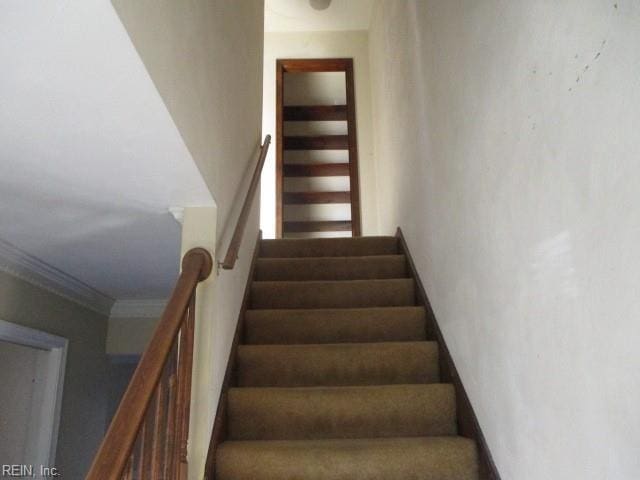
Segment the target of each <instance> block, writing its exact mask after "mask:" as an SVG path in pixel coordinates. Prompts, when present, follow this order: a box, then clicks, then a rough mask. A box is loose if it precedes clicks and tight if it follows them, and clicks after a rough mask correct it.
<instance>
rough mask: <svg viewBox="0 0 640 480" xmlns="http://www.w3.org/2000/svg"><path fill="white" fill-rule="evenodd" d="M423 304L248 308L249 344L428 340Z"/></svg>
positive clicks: (246, 337)
mask: <svg viewBox="0 0 640 480" xmlns="http://www.w3.org/2000/svg"><path fill="white" fill-rule="evenodd" d="M425 338H426V336H425V311H424V308H422V307H390V308H362V309H343V310H340V309H338V310H331V309H325V310H249V311H247V313H246V316H245V342H246V343H248V344H318V343H357V342H363V343H364V342H411V341H420V340H425Z"/></svg>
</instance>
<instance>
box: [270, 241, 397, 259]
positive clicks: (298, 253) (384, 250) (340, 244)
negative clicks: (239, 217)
mask: <svg viewBox="0 0 640 480" xmlns="http://www.w3.org/2000/svg"><path fill="white" fill-rule="evenodd" d="M397 253H398V239H397V238H395V237H356V238H313V239H305V240H296V239H280V240H263V241H262V242H261V244H260V257H262V258H273V257H360V256H370V255H396V254H397Z"/></svg>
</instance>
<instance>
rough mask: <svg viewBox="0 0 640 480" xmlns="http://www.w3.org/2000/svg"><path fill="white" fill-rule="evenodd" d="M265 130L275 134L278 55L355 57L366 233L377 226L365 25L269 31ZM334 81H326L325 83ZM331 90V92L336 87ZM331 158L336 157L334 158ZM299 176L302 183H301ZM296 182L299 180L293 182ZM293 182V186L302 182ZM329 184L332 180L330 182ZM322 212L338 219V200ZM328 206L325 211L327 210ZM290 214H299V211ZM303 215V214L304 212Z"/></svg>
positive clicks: (267, 196) (269, 223)
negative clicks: (339, 29) (360, 27)
mask: <svg viewBox="0 0 640 480" xmlns="http://www.w3.org/2000/svg"><path fill="white" fill-rule="evenodd" d="M264 42H265V43H264V83H263V89H264V92H263V107H262V108H263V110H262V115H263V117H262V131H263V134H265V135H266V134H271V135H272V136H274V137H275V120H276V118H275V107H276V59H278V58H334V57H346V58H353V63H354V81H355V97H356V124H357V130H358V162H359V163H358V167H359V173H360V203H361V207H360V208H361V217H362V231H363V234H365V235H371V234H375V233H377V232H378V218H377V216H378V213H377V210H378V205H377V199H376V189H375V176H374V174H375V169H374V163H373V145H372V141H373V139H372V122H371V94H370V78H369V50H368V35H367V32H366V31H352V32H299V33H266V34H265V36H264ZM329 83H330V82H326V83H325V86H326V85H328V84H329ZM327 92H328V93H329V94H330V93H331V89H330V88H328V89H327ZM275 152H276V149H275V138H274V143H273V144H272V146H271V148H270V149H269V155H268V156H267V161H266V163H265V167H264V171H263V174H262V184H261V191H262V196H261V207H260V228H261V229H262V232H263V235H264V237H265V238H273V237H275V215H276V213H275V212H276V210H275V208H276V207H275V185H276V176H275V175H276V174H275V168H276V167H275ZM329 161H331V160H329ZM296 182H297V183H296ZM294 183H295V185H294ZM301 186H302V185H301V182H300V181H293V182H291V187H292V188H297V187H301ZM325 186H328V185H325ZM315 210H317V211H318V212H320V213H319V214H320V215H322V218H319V219H338V217H335V215H338V216H339V215H341V214H342V212H336V208H335V206H333V207H331V206H328V208H324V209H323V208H316V209H315ZM324 210H326V212H324ZM293 215H294V216H293V217H290V218H291V219H295V218H298V217H296V216H295V215H296V214H295V213H294V214H293ZM303 217H304V216H302V217H300V218H303Z"/></svg>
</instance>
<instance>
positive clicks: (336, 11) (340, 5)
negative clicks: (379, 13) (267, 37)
mask: <svg viewBox="0 0 640 480" xmlns="http://www.w3.org/2000/svg"><path fill="white" fill-rule="evenodd" d="M372 4H373V0H332V2H331V4H330V6H329V8H327V9H326V10H315V9H313V8H312V7H311V5H310V3H309V0H266V1H265V20H264V28H265V31H266V32H305V31H306V32H312V31H336V30H368V29H369V20H370V18H371V10H372Z"/></svg>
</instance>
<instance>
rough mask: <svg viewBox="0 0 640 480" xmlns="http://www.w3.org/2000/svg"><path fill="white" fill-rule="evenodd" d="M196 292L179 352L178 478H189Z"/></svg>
mask: <svg viewBox="0 0 640 480" xmlns="http://www.w3.org/2000/svg"><path fill="white" fill-rule="evenodd" d="M195 301H196V294H195V292H194V293H193V295H192V296H191V300H190V301H189V307H188V308H187V311H186V312H185V319H184V322H183V324H182V328H181V329H180V344H179V350H178V417H177V421H178V425H177V429H176V432H177V433H178V435H177V438H176V443H177V445H176V447H177V467H178V468H177V470H176V478H177V479H179V480H185V479H186V477H187V439H188V437H189V415H190V401H191V398H190V397H191V368H192V365H193V324H194V321H195Z"/></svg>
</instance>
